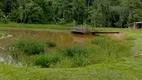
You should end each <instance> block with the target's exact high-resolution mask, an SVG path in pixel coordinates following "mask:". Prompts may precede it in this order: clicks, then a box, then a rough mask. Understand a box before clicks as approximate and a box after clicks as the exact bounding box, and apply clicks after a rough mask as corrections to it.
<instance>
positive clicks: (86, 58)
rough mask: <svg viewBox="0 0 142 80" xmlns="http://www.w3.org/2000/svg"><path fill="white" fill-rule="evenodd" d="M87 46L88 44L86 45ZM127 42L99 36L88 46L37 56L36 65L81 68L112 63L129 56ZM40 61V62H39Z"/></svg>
mask: <svg viewBox="0 0 142 80" xmlns="http://www.w3.org/2000/svg"><path fill="white" fill-rule="evenodd" d="M88 44H89V43H88ZM130 47H131V46H130V45H129V42H127V41H125V40H124V41H123V40H113V39H111V38H110V37H105V36H100V37H96V38H94V39H92V40H91V44H90V45H89V46H88V45H85V44H84V45H68V46H64V47H60V48H59V49H58V50H57V51H56V52H57V53H58V55H57V54H56V55H55V54H52V53H50V54H48V55H42V56H39V57H38V58H37V59H36V61H37V62H38V64H37V65H41V66H42V67H50V66H49V65H54V67H62V68H64V67H82V66H86V65H90V64H95V63H100V62H104V61H112V60H116V59H119V58H122V57H128V56H130ZM40 60H41V61H40ZM43 65H46V66H43Z"/></svg>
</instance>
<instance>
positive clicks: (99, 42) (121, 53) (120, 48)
mask: <svg viewBox="0 0 142 80" xmlns="http://www.w3.org/2000/svg"><path fill="white" fill-rule="evenodd" d="M92 44H95V46H94V51H93V52H92V53H94V55H95V56H94V58H95V59H94V60H96V61H95V62H102V61H105V60H114V59H118V58H121V57H126V56H129V55H130V46H129V45H130V44H129V43H128V42H123V41H120V40H113V39H111V38H109V37H102V36H101V37H96V38H94V39H92Z"/></svg>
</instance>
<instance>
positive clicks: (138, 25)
mask: <svg viewBox="0 0 142 80" xmlns="http://www.w3.org/2000/svg"><path fill="white" fill-rule="evenodd" d="M132 28H133V29H142V22H134V25H133V26H132Z"/></svg>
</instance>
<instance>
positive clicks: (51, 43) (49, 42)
mask: <svg viewBox="0 0 142 80" xmlns="http://www.w3.org/2000/svg"><path fill="white" fill-rule="evenodd" d="M46 45H47V46H48V47H55V46H56V42H55V41H54V40H47V41H46Z"/></svg>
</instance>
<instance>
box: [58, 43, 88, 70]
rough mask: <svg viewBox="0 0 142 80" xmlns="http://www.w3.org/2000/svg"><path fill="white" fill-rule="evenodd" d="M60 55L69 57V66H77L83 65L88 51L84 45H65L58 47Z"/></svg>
mask: <svg viewBox="0 0 142 80" xmlns="http://www.w3.org/2000/svg"><path fill="white" fill-rule="evenodd" d="M59 51H60V53H61V54H62V56H64V57H65V58H68V59H70V60H71V61H70V62H69V63H70V65H71V64H72V65H71V67H79V66H83V65H84V60H85V58H86V57H87V56H88V53H87V52H88V51H87V49H86V48H85V47H83V46H79V45H71V46H65V47H63V48H60V49H59Z"/></svg>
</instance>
